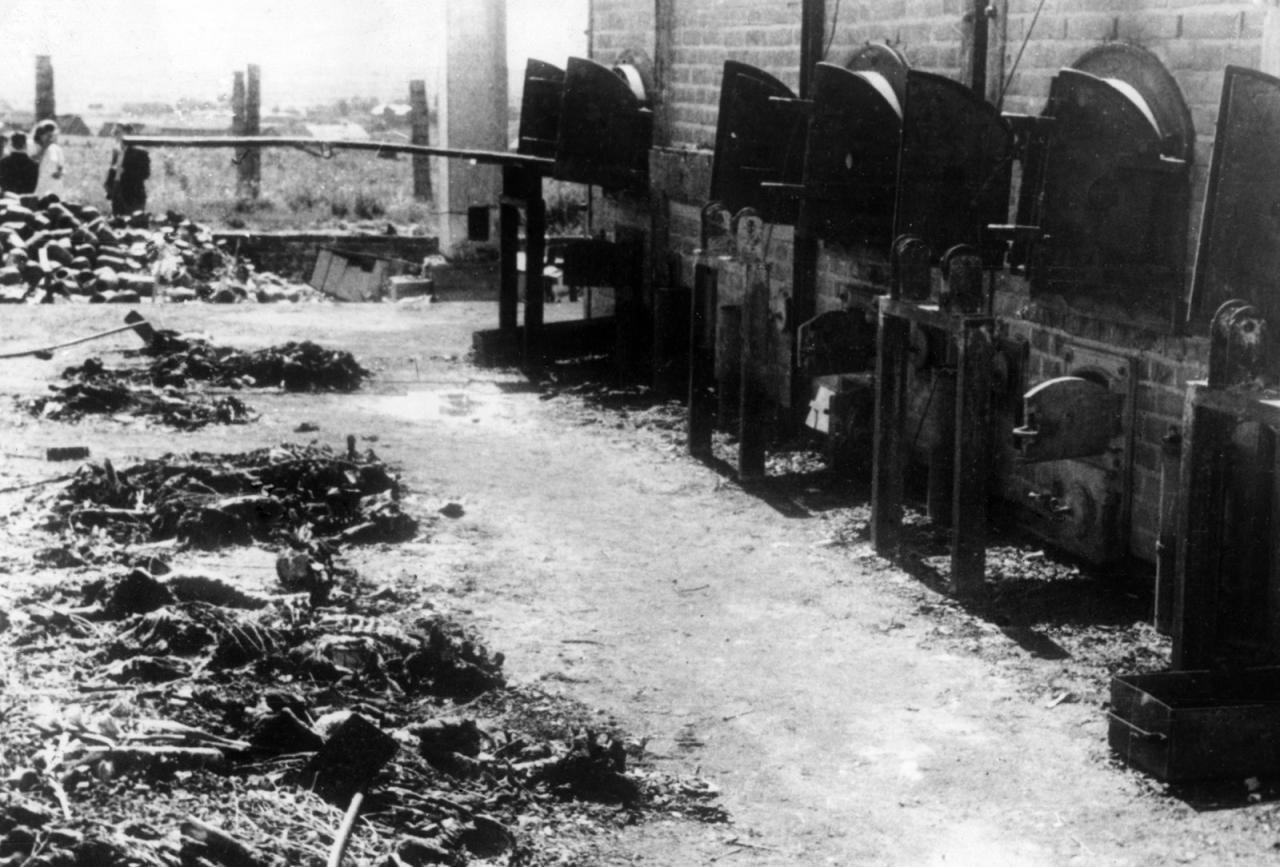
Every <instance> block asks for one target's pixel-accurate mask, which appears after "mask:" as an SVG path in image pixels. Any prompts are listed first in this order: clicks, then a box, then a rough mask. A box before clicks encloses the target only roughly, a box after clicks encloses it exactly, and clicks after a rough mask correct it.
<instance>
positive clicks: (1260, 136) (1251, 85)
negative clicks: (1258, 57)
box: [1190, 66, 1280, 323]
mask: <svg viewBox="0 0 1280 867" xmlns="http://www.w3.org/2000/svg"><path fill="white" fill-rule="evenodd" d="M1277 142H1280V78H1275V77H1273V76H1270V75H1264V74H1263V73H1261V72H1256V71H1254V70H1251V69H1242V68H1240V67H1236V66H1228V67H1227V71H1226V77H1225V78H1224V80H1223V86H1222V107H1221V109H1220V111H1219V113H1218V129H1217V134H1216V136H1215V137H1214V146H1213V160H1212V162H1211V163H1210V166H1209V186H1208V190H1207V192H1206V195H1205V206H1204V218H1203V220H1202V221H1201V226H1200V249H1199V253H1198V254H1197V256H1196V267H1195V277H1194V279H1193V281H1192V289H1191V304H1190V308H1191V310H1192V312H1193V315H1198V316H1199V317H1200V318H1201V319H1202V320H1203V319H1207V318H1208V315H1209V313H1210V312H1211V311H1213V310H1214V309H1216V308H1217V307H1218V306H1219V305H1220V304H1221V303H1222V302H1223V301H1226V300H1228V299H1231V298H1241V299H1243V300H1245V301H1247V302H1249V303H1250V304H1252V305H1253V306H1254V307H1255V308H1257V310H1258V312H1259V313H1260V314H1261V316H1262V318H1263V319H1265V320H1267V321H1269V322H1272V323H1277V322H1280V294H1278V293H1277V292H1276V287H1277V275H1280V146H1277Z"/></svg>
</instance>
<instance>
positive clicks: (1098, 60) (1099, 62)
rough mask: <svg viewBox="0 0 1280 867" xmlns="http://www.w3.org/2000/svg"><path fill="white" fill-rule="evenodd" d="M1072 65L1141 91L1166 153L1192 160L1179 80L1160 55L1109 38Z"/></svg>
mask: <svg viewBox="0 0 1280 867" xmlns="http://www.w3.org/2000/svg"><path fill="white" fill-rule="evenodd" d="M1071 68H1072V69H1078V70H1080V71H1081V72H1087V73H1089V74H1090V75H1095V76H1097V77H1098V78H1110V79H1118V80H1120V81H1123V82H1125V83H1126V84H1128V85H1130V86H1131V87H1133V88H1134V89H1135V90H1137V91H1138V93H1140V94H1142V97H1143V99H1145V100H1146V103H1147V105H1148V106H1149V107H1150V109H1151V113H1152V115H1153V116H1154V117H1155V120H1156V125H1157V126H1158V127H1160V133H1161V135H1162V136H1163V137H1164V145H1163V147H1162V152H1163V153H1164V155H1165V156H1169V157H1174V158H1176V159H1181V160H1186V161H1187V162H1188V163H1189V162H1191V161H1192V158H1193V157H1194V155H1195V144H1196V131H1195V126H1194V125H1193V124H1192V122H1191V109H1189V108H1187V103H1186V100H1185V99H1183V97H1182V91H1181V90H1179V88H1178V82H1177V81H1175V80H1174V77H1173V75H1172V74H1171V73H1170V72H1169V70H1167V69H1165V67H1164V64H1163V63H1161V62H1160V59H1159V58H1158V57H1156V56H1155V55H1154V54H1152V53H1151V52H1150V51H1148V50H1147V49H1145V48H1142V47H1141V46H1138V45H1133V44H1131V43H1128V42H1108V43H1106V44H1103V45H1098V46H1095V47H1094V48H1090V49H1089V50H1088V51H1086V52H1085V53H1084V54H1082V55H1080V58H1079V59H1078V60H1076V62H1075V63H1073V64H1071Z"/></svg>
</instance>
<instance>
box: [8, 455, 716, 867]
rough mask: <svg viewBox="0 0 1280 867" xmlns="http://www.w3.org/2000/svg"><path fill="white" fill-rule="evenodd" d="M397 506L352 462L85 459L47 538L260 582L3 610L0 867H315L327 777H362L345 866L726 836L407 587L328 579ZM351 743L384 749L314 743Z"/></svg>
mask: <svg viewBox="0 0 1280 867" xmlns="http://www.w3.org/2000/svg"><path fill="white" fill-rule="evenodd" d="M399 491H400V487H399V483H398V482H397V481H396V480H395V478H394V477H393V476H392V475H391V474H390V472H389V471H388V470H387V468H386V466H385V465H384V464H382V462H381V461H379V460H377V458H376V457H375V456H373V455H372V454H370V453H366V454H364V455H352V454H351V453H350V445H349V446H348V452H347V453H346V454H345V455H342V454H337V453H334V452H332V451H330V450H328V449H324V448H321V447H317V446H281V447H279V448H277V449H268V450H260V451H257V452H249V453H245V454H240V455H234V454H233V455H190V456H188V457H185V458H174V457H172V456H169V457H165V458H162V459H160V460H156V461H148V462H144V463H143V464H139V465H137V466H135V467H131V468H129V469H127V470H124V471H120V472H117V471H116V470H115V469H114V468H113V467H112V466H111V465H110V464H109V463H104V464H102V465H90V466H86V467H83V468H82V469H81V471H80V472H78V473H77V474H76V475H75V477H74V478H73V479H72V480H71V481H70V483H69V484H68V485H67V486H66V488H65V489H64V490H63V491H62V492H61V493H60V494H59V495H58V496H57V497H56V499H55V501H54V506H53V510H52V517H51V521H50V524H51V527H52V528H53V529H55V530H57V531H59V532H62V533H63V534H64V536H63V541H64V543H65V542H68V541H70V540H72V539H74V538H75V537H77V536H79V537H82V538H87V537H94V538H97V539H102V538H107V539H113V540H116V543H117V544H128V543H130V542H131V541H133V540H136V539H143V540H153V539H157V538H166V537H169V536H171V535H173V534H177V537H178V538H182V539H184V540H185V542H186V543H188V544H189V545H191V546H209V545H222V544H232V543H237V544H238V543H246V544H261V545H267V546H269V547H271V548H272V549H274V550H275V551H276V553H277V559H276V569H275V581H274V583H271V582H263V581H262V580H261V579H260V580H258V582H257V584H256V585H254V584H251V583H248V582H246V581H244V580H242V579H241V578H239V577H212V576H209V575H204V574H196V573H190V572H187V573H181V572H179V571H178V570H177V569H171V568H170V566H169V565H167V564H165V563H162V562H156V563H154V564H153V566H152V568H138V567H136V566H134V567H129V568H123V569H122V568H117V567H114V566H113V567H110V568H108V569H107V570H106V571H104V572H101V573H97V574H92V573H91V574H89V575H88V576H82V575H81V574H80V573H77V574H74V575H72V574H68V573H61V574H62V575H64V576H65V577H63V578H62V579H60V580H58V581H57V582H56V583H55V584H54V585H53V586H46V587H44V588H40V589H36V590H35V591H33V592H29V593H27V594H25V595H21V596H18V597H16V598H11V599H10V600H9V602H10V603H11V604H9V605H7V606H6V608H7V613H6V615H5V617H4V618H3V623H2V624H0V666H3V667H4V669H5V670H6V671H7V672H8V678H9V688H8V689H7V690H6V693H5V695H4V696H3V697H2V698H0V701H2V702H3V704H2V705H0V744H3V749H0V864H3V865H5V867H11V865H18V864H22V865H30V867H103V865H105V867H159V865H164V867H178V865H181V867H215V865H224V867H230V865H234V867H285V865H317V867H318V865H321V864H324V863H325V860H326V855H327V853H328V851H329V850H330V849H331V847H332V845H333V841H334V838H335V835H336V831H337V828H338V826H339V824H340V822H341V819H342V814H343V810H344V808H346V807H347V806H348V802H349V801H350V799H351V798H352V796H353V794H354V792H353V790H352V787H351V786H350V785H344V782H345V781H346V779H347V777H346V775H347V774H348V773H350V774H352V775H354V776H356V777H358V778H364V779H366V780H367V782H365V783H362V784H361V785H363V786H364V787H365V795H366V797H365V800H364V806H363V808H362V813H361V818H360V822H359V823H358V825H357V827H356V830H355V833H354V834H353V837H352V840H351V844H350V847H349V849H348V855H349V857H350V859H351V860H350V861H349V862H348V863H353V864H369V865H377V867H416V865H425V864H450V865H464V864H468V863H471V862H472V861H473V860H479V861H484V862H485V863H504V864H508V865H517V864H518V865H523V867H544V865H545V867H551V865H563V864H567V863H590V862H591V858H590V852H591V850H592V847H593V846H594V845H596V844H595V842H594V835H596V834H598V833H599V830H600V829H601V828H608V827H618V826H620V825H625V824H631V823H634V822H635V821H638V820H641V819H643V818H644V816H645V815H647V814H664V815H668V816H673V817H680V816H683V817H688V818H692V819H695V820H698V821H708V822H719V821H724V820H725V819H726V816H725V814H724V812H723V810H722V809H721V808H720V807H719V806H718V805H717V804H716V803H715V797H716V793H715V791H714V789H713V788H712V787H710V786H708V785H707V784H705V783H703V782H701V781H698V780H680V779H677V778H674V777H671V776H668V775H665V774H662V773H659V772H656V771H654V770H652V769H650V768H647V767H645V765H644V762H643V754H644V749H643V743H637V742H636V741H634V740H631V739H629V738H627V737H626V736H625V735H624V734H623V733H622V732H621V731H619V730H618V729H617V727H616V725H615V724H614V723H613V722H612V721H610V720H608V719H607V718H602V717H601V716H600V715H599V714H592V713H590V712H588V711H587V710H585V709H583V708H581V707H580V706H578V705H576V704H575V703H573V702H572V701H570V700H567V699H563V698H558V697H555V696H551V695H548V694H546V693H543V692H541V691H540V690H538V689H536V688H530V687H511V686H508V685H507V683H506V678H505V676H504V674H503V663H504V660H503V657H502V654H500V653H492V652H490V651H489V650H488V649H487V648H486V647H485V646H484V645H483V643H482V642H481V641H480V640H479V639H478V638H477V637H476V636H475V635H474V634H473V633H472V632H471V631H470V630H469V629H468V628H466V627H464V626H462V625H460V624H459V623H457V622H456V621H454V620H453V619H451V618H449V617H448V616H445V615H444V614H442V613H441V612H440V611H438V610H437V609H436V605H435V603H434V602H433V601H432V600H431V599H429V598H427V597H425V596H424V593H423V590H422V585H421V582H420V580H419V579H418V578H417V576H405V577H404V578H403V579H402V580H401V581H400V582H399V583H396V582H388V581H386V580H385V579H384V580H382V581H380V582H378V583H374V582H373V581H370V580H368V579H366V578H364V577H362V576H360V575H359V574H358V573H357V572H356V570H354V569H352V568H349V567H347V566H345V565H343V564H342V562H341V560H340V551H341V546H342V545H344V544H347V543H352V542H356V541H363V540H366V537H365V534H366V533H372V534H373V537H376V538H390V539H403V538H408V536H409V535H411V534H410V533H409V532H408V528H409V527H410V526H413V527H416V522H414V520H413V519H412V518H410V517H409V516H407V515H404V514H403V513H400V512H399V510H398V506H397V508H396V509H394V510H392V511H390V512H380V510H382V509H383V508H384V507H386V506H387V505H388V504H396V496H397V494H398V493H399ZM377 514H384V515H399V518H398V519H395V520H391V521H390V522H380V521H379V520H378V519H376V518H374V519H372V520H371V519H370V516H371V515H377ZM215 516H216V517H215ZM353 531H354V532H353ZM388 531H390V532H388ZM264 585H265V586H264ZM362 730H363V731H364V732H366V733H369V734H372V735H376V738H375V740H376V739H381V740H382V741H384V742H385V743H386V744H387V745H388V746H389V749H388V751H386V752H385V753H383V754H381V755H379V756H366V755H364V754H363V753H364V751H363V750H355V751H354V754H353V753H352V751H351V750H348V749H346V748H343V749H341V750H340V749H338V748H337V746H336V745H337V744H339V743H341V744H346V743H347V741H345V740H343V737H344V733H350V732H352V731H356V732H360V731H362ZM584 859H585V860H584Z"/></svg>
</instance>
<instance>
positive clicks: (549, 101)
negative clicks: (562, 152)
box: [516, 57, 564, 159]
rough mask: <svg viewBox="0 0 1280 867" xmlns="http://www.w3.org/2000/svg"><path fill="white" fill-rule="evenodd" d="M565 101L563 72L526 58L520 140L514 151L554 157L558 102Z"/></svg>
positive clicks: (557, 126) (548, 64)
mask: <svg viewBox="0 0 1280 867" xmlns="http://www.w3.org/2000/svg"><path fill="white" fill-rule="evenodd" d="M563 98H564V70H563V69H561V68H560V67H558V66H554V65H552V64H550V63H546V62H544V61H542V60H535V59H534V58H532V57H531V58H529V62H528V64H526V65H525V68H524V91H523V92H522V94H521V96H520V139H519V144H518V145H517V146H516V150H517V151H518V152H519V153H522V154H528V155H529V156H533V157H547V158H548V159H550V158H554V157H555V155H556V136H557V135H559V133H560V101H561V100H562V99H563Z"/></svg>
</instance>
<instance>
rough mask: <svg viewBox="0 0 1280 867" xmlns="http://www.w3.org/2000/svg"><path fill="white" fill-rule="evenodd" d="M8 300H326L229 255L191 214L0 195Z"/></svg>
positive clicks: (3, 287) (2, 270)
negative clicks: (123, 212)
mask: <svg viewBox="0 0 1280 867" xmlns="http://www.w3.org/2000/svg"><path fill="white" fill-rule="evenodd" d="M0 257H2V261H0V303H5V302H8V303H21V302H52V301H56V300H59V299H61V300H67V301H72V300H75V301H86V302H94V303H125V304H134V303H137V302H138V301H139V300H140V299H142V298H150V297H154V296H155V294H156V292H157V291H158V287H159V289H162V290H165V294H166V297H167V298H168V299H169V300H171V301H188V300H196V299H202V300H209V301H215V302H223V303H229V302H236V301H242V300H252V301H260V302H272V301H299V300H303V299H316V298H320V297H322V296H321V295H320V294H319V293H317V292H315V291H314V290H312V289H311V288H310V287H308V286H305V285H297V284H291V283H288V282H286V281H284V280H282V279H281V278H279V277H277V276H275V275H272V274H255V273H254V271H253V268H252V267H251V266H250V265H249V264H248V263H245V262H243V261H241V260H239V259H238V258H237V257H235V256H233V255H231V254H229V253H228V252H227V251H226V250H224V249H223V248H222V247H221V246H219V245H218V244H217V243H215V242H214V240H213V234H212V233H211V232H210V231H209V230H208V229H207V228H205V227H202V226H200V225H198V224H196V223H194V222H192V221H191V220H189V219H187V218H186V217H185V216H184V215H182V214H180V213H177V212H175V211H170V212H169V213H168V214H166V215H165V216H164V218H162V219H158V218H155V217H153V216H152V215H150V214H147V213H142V212H139V213H136V214H132V215H130V216H128V217H110V216H107V215H105V214H103V213H102V212H101V211H100V210H99V209H98V208H96V207H94V206H92V205H81V204H76V203H74V202H64V201H62V200H61V199H59V197H58V196H57V194H54V193H49V194H46V195H43V196H35V195H23V196H18V195H14V194H12V193H8V194H4V195H0Z"/></svg>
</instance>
